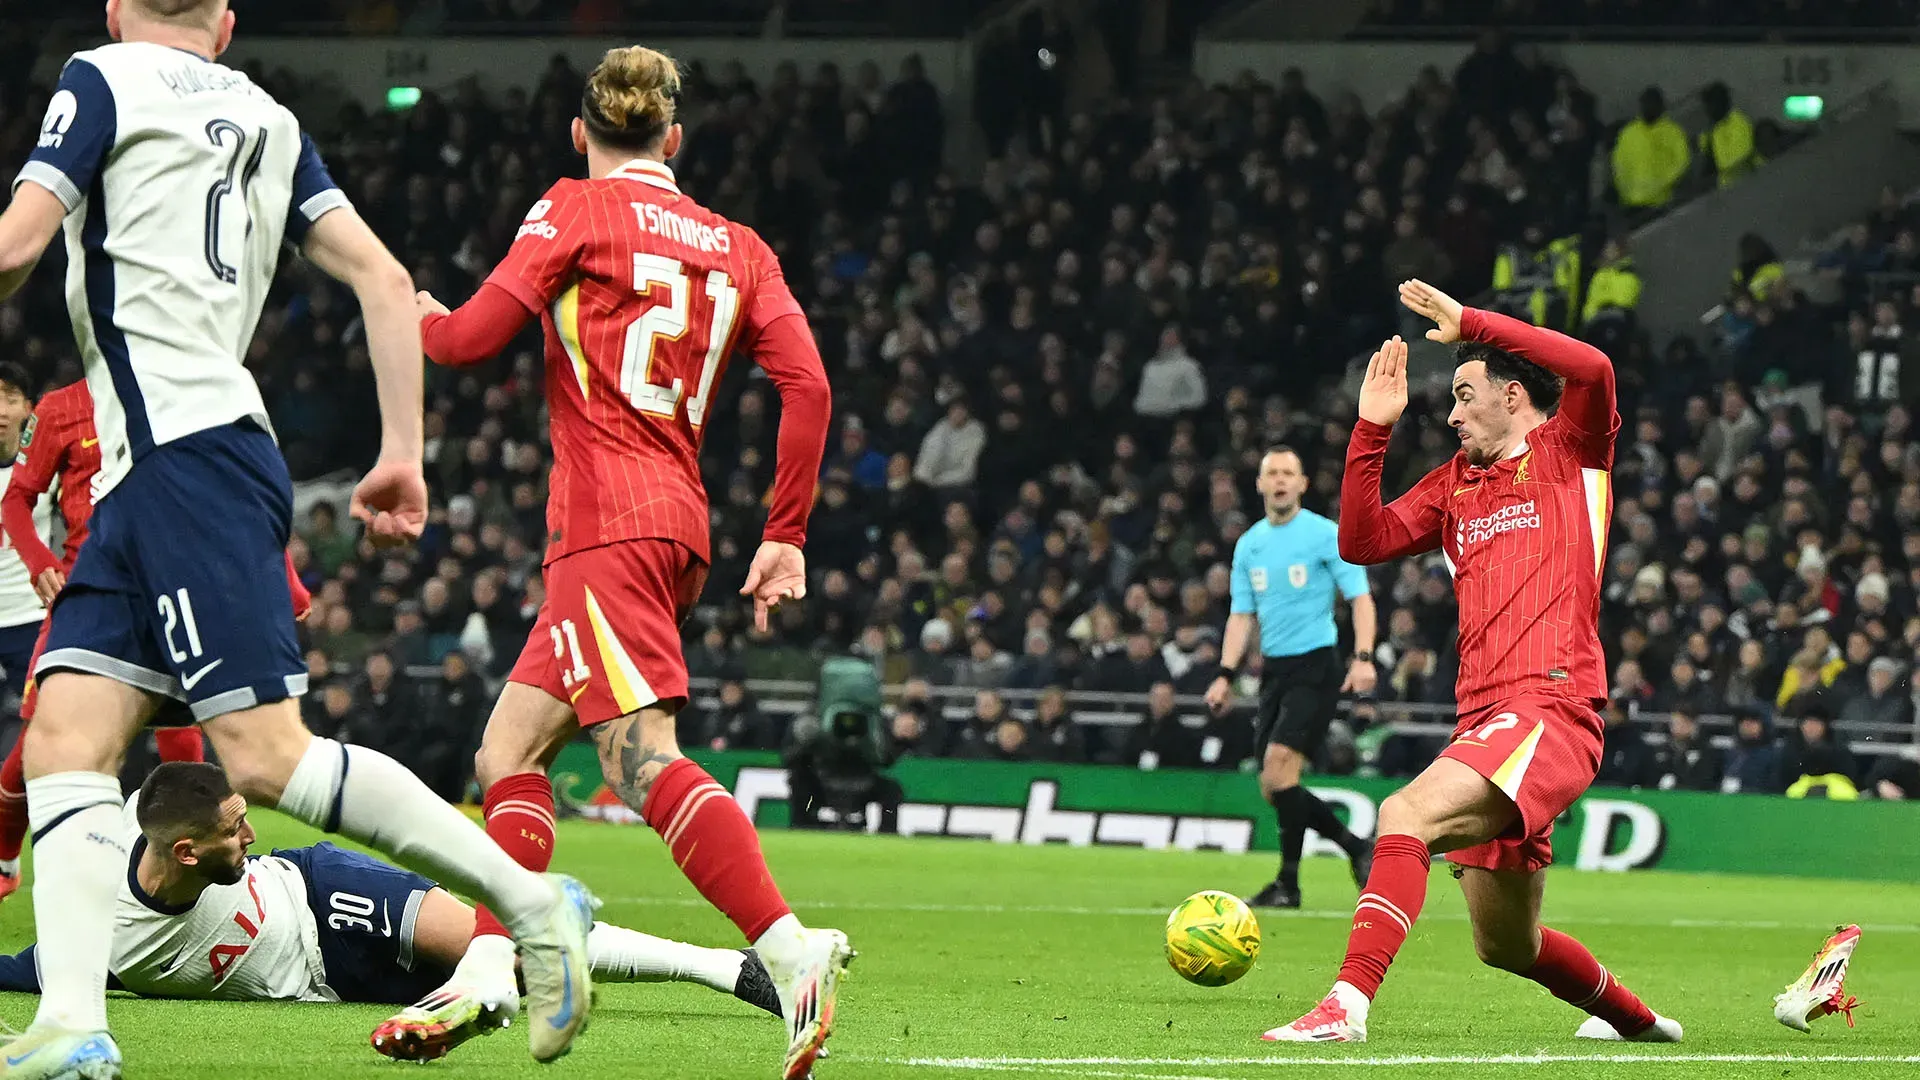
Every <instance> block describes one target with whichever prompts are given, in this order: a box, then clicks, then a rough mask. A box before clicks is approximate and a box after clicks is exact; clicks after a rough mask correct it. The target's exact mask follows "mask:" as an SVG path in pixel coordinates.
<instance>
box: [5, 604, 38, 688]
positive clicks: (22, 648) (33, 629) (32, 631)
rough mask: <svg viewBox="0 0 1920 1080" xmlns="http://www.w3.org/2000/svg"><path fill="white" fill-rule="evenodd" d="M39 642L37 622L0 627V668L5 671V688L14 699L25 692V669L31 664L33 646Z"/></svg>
mask: <svg viewBox="0 0 1920 1080" xmlns="http://www.w3.org/2000/svg"><path fill="white" fill-rule="evenodd" d="M39 640H40V624H39V623H37V622H30V623H23V624H21V625H19V626H0V667H4V668H5V669H6V672H7V679H6V687H7V689H8V690H11V691H13V694H14V696H15V697H18V696H20V695H21V694H24V693H26V692H27V668H28V666H29V665H31V664H32V663H33V646H34V644H35V643H36V642H38V641H39Z"/></svg>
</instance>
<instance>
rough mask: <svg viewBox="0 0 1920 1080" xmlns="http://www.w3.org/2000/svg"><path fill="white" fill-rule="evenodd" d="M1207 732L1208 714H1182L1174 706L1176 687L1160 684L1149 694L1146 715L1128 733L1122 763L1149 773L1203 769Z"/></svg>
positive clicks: (1148, 692)
mask: <svg viewBox="0 0 1920 1080" xmlns="http://www.w3.org/2000/svg"><path fill="white" fill-rule="evenodd" d="M1206 728H1207V715H1206V713H1205V712H1200V711H1196V712H1188V713H1183V712H1181V711H1180V710H1179V708H1178V707H1177V706H1176V705H1175V704H1174V698H1173V684H1172V683H1170V682H1167V681H1165V680H1161V681H1159V682H1156V683H1154V684H1153V686H1152V688H1151V689H1150V690H1148V691H1147V711H1146V714H1145V715H1144V716H1142V717H1141V718H1140V722H1139V723H1138V724H1135V725H1134V726H1132V727H1130V728H1128V729H1127V741H1126V744H1125V745H1124V746H1123V747H1122V749H1121V751H1120V761H1119V763H1120V764H1122V765H1131V766H1133V767H1134V768H1137V769H1141V770H1144V771H1149V772H1150V771H1152V770H1154V769H1197V768H1200V766H1201V765H1202V764H1204V762H1203V760H1202V754H1203V751H1204V749H1205V744H1206V741H1207V735H1206Z"/></svg>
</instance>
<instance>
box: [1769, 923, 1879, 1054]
mask: <svg viewBox="0 0 1920 1080" xmlns="http://www.w3.org/2000/svg"><path fill="white" fill-rule="evenodd" d="M1859 944H1860V928H1859V927H1858V926H1843V927H1840V929H1839V930H1837V931H1835V933H1834V935H1833V936H1832V937H1830V938H1828V939H1827V940H1826V941H1825V942H1824V943H1822V944H1821V946H1820V951H1819V952H1816V953H1814V954H1813V963H1811V964H1808V965H1807V970H1806V971H1804V972H1802V973H1801V974H1800V978H1798V979H1796V980H1794V984H1793V985H1792V986H1789V987H1787V988H1786V989H1785V990H1783V991H1781V992H1780V993H1779V994H1778V995H1776V996H1775V997H1774V999H1773V1018H1774V1019H1775V1020H1778V1021H1780V1022H1781V1023H1783V1024H1785V1025H1787V1026H1788V1027H1790V1028H1792V1029H1793V1030H1795V1031H1809V1030H1812V1029H1811V1028H1810V1027H1809V1024H1810V1023H1811V1022H1812V1021H1814V1020H1818V1019H1820V1018H1821V1017H1823V1016H1832V1015H1833V1014H1834V1013H1843V1014H1845V1015H1846V1018H1847V1026H1848V1027H1852V1026H1853V1010H1854V1007H1855V1006H1857V1005H1859V1004H1860V1002H1859V1000H1858V999H1856V998H1853V997H1850V996H1848V994H1847V988H1846V980H1847V965H1848V964H1849V963H1851V962H1852V960H1853V950H1854V947H1855V946H1857V945H1859Z"/></svg>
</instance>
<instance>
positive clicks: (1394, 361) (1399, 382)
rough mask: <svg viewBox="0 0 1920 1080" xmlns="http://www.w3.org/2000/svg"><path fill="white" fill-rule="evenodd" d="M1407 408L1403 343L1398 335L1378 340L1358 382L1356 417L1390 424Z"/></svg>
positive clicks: (1404, 345) (1405, 355)
mask: <svg viewBox="0 0 1920 1080" xmlns="http://www.w3.org/2000/svg"><path fill="white" fill-rule="evenodd" d="M1406 410H1407V343H1406V342H1404V341H1401V340H1400V338H1399V337H1398V336H1395V337H1391V338H1388V339H1387V340H1386V341H1383V342H1381V343H1380V349H1379V351H1378V352H1375V353H1374V354H1373V358H1372V359H1370V360H1368V361H1367V376H1366V378H1365V379H1364V380H1362V382H1361V383H1360V419H1362V420H1365V421H1367V422H1368V423H1370V424H1380V425H1382V426H1391V425H1392V424H1393V423H1394V422H1395V421H1397V420H1399V419H1400V414H1401V413H1403V412H1405V411H1406Z"/></svg>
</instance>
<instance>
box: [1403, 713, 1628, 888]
mask: <svg viewBox="0 0 1920 1080" xmlns="http://www.w3.org/2000/svg"><path fill="white" fill-rule="evenodd" d="M1603 727H1604V725H1603V724H1602V723H1601V720H1600V716H1599V714H1598V713H1596V712H1594V711H1593V709H1592V708H1591V707H1590V706H1588V705H1587V703H1586V702H1583V701H1576V700H1574V699H1571V698H1564V697H1560V696H1558V695H1555V694H1545V693H1529V694H1521V695H1520V696H1519V697H1514V698H1508V699H1507V700H1505V701H1502V702H1499V703H1497V704H1494V705H1489V706H1487V707H1486V708H1483V709H1476V710H1474V711H1473V712H1470V713H1464V714H1462V715H1461V717H1460V723H1459V724H1458V725H1457V726H1455V728H1454V729H1453V742H1452V743H1451V744H1450V745H1449V746H1448V747H1447V748H1446V749H1445V750H1444V751H1442V752H1441V754H1440V756H1441V757H1443V758H1452V759H1453V760H1455V761H1458V762H1460V763H1461V764H1463V765H1465V766H1467V767H1468V768H1470V769H1472V770H1473V771H1474V772H1477V773H1479V774H1480V775H1481V776H1484V777H1486V778H1487V779H1488V780H1489V781H1490V782H1492V784H1493V786H1494V787H1497V788H1499V789H1500V790H1501V791H1502V792H1504V793H1506V796H1507V798H1509V799H1512V800H1513V804H1514V805H1515V806H1516V807H1519V809H1520V820H1519V821H1517V822H1515V823H1514V824H1513V826H1512V827H1510V828H1509V829H1508V830H1507V832H1506V833H1504V834H1502V835H1500V836H1497V837H1495V838H1493V839H1492V840H1489V841H1487V842H1486V843H1484V844H1480V845H1478V846H1477V847H1470V848H1465V849H1463V850H1460V851H1455V852H1452V853H1450V854H1448V855H1447V859H1448V861H1450V862H1453V863H1456V864H1458V865H1461V866H1478V867H1481V868H1482V869H1486V870H1524V871H1529V872H1531V871H1534V870H1540V869H1542V868H1544V867H1546V866H1547V865H1548V864H1550V863H1552V862H1553V844H1552V842H1551V841H1552V838H1553V821H1554V819H1555V818H1557V817H1559V816H1560V815H1561V814H1563V813H1565V812H1566V810H1567V808H1568V807H1570V806H1572V805H1573V804H1574V800H1576V799H1578V798H1580V796H1581V795H1583V794H1585V793H1586V790H1587V788H1589V787H1591V786H1593V778H1594V777H1595V776H1597V775H1599V772H1600V741H1601V733H1602V730H1603Z"/></svg>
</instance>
